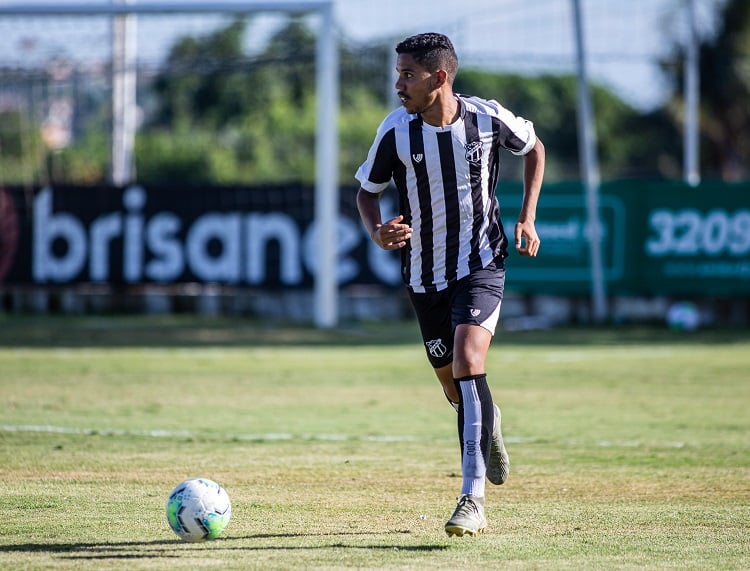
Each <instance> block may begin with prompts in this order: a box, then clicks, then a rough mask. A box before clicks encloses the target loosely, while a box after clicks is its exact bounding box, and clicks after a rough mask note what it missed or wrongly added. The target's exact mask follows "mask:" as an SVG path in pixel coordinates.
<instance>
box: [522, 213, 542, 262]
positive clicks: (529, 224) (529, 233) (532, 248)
mask: <svg viewBox="0 0 750 571" xmlns="http://www.w3.org/2000/svg"><path fill="white" fill-rule="evenodd" d="M541 244H542V241H541V240H540V239H539V236H537V234H536V227H535V226H534V221H533V220H519V221H518V223H517V224H516V250H517V251H518V253H519V254H521V255H522V256H530V257H532V258H534V257H536V255H537V253H539V246H540V245H541Z"/></svg>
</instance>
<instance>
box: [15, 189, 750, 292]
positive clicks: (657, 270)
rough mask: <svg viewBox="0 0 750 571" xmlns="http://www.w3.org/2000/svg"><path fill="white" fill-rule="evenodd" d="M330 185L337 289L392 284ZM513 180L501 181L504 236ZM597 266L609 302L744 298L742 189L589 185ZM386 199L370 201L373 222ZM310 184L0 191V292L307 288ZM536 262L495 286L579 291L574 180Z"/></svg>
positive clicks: (580, 246)
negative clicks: (375, 204)
mask: <svg viewBox="0 0 750 571" xmlns="http://www.w3.org/2000/svg"><path fill="white" fill-rule="evenodd" d="M355 195H356V188H352V187H348V188H342V189H341V204H340V215H339V218H338V220H337V228H336V234H337V244H338V252H337V255H338V268H337V271H338V276H337V277H338V282H339V284H341V285H342V286H343V285H347V284H379V285H383V286H388V287H397V286H400V285H401V278H400V268H399V263H400V262H399V254H398V253H397V252H385V251H383V250H381V249H380V248H378V247H377V246H375V245H374V244H373V243H372V242H371V241H370V239H369V237H368V236H367V233H366V232H365V231H364V229H363V227H362V225H361V223H360V221H359V216H358V214H357V209H356V203H355ZM521 196H522V188H521V185H520V184H519V183H507V182H503V183H501V185H500V187H499V193H498V197H499V199H500V205H501V216H502V219H503V224H504V226H505V229H506V232H507V233H508V235H509V237H510V239H511V242H512V241H513V239H512V236H513V227H514V224H515V221H516V217H517V215H518V210H519V208H520V205H521ZM599 202H600V204H599V215H600V227H601V234H602V244H601V245H602V248H601V249H602V257H603V259H602V263H603V270H604V277H605V279H606V288H607V292H608V293H609V294H610V295H691V296H749V295H750V183H743V184H734V185H732V184H726V183H718V182H716V183H703V184H702V185H700V186H699V187H698V188H690V187H688V186H686V185H683V184H680V183H669V182H662V181H618V182H611V183H605V184H603V185H602V187H601V193H600V200H599ZM396 204H397V196H396V193H395V191H394V190H392V189H391V190H388V191H386V193H385V194H384V196H383V200H382V206H383V211H384V216H386V217H390V216H393V215H395V214H396ZM313 212H314V189H313V188H312V187H311V186H305V185H295V184H290V185H263V186H257V187H208V188H205V187H200V188H182V187H159V188H156V187H153V188H152V187H149V188H145V187H141V186H138V185H134V186H130V187H126V188H113V187H108V186H102V187H78V186H54V187H52V186H48V187H44V188H38V189H34V190H25V189H20V188H5V189H0V284H6V285H8V284H17V285H23V284H25V285H30V284H36V285H45V284H46V285H66V284H76V283H115V284H138V283H157V284H175V283H188V282H200V283H217V284H226V285H236V286H248V287H254V288H263V289H275V288H282V287H283V288H310V287H312V285H313V276H314V275H315V267H316V259H317V252H318V241H317V240H316V228H315V222H314V220H313ZM536 227H537V231H538V233H539V236H540V238H541V240H542V247H541V250H540V254H539V256H538V257H537V258H534V259H529V258H522V257H520V256H519V255H518V254H517V253H516V252H515V250H514V249H513V248H512V246H511V248H510V256H509V258H508V259H507V261H506V268H507V279H508V282H507V289H508V290H509V291H518V292H526V293H530V294H533V293H539V294H555V295H588V293H589V292H590V291H591V274H590V259H589V245H588V236H589V234H590V229H589V225H588V221H587V213H586V207H585V197H584V192H583V188H582V186H581V184H580V183H558V184H547V185H545V187H544V189H543V191H542V197H541V200H540V202H539V207H538V211H537V219H536Z"/></svg>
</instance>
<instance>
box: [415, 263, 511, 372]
mask: <svg viewBox="0 0 750 571" xmlns="http://www.w3.org/2000/svg"><path fill="white" fill-rule="evenodd" d="M504 288H505V267H504V265H503V262H502V260H496V261H493V262H491V263H490V264H489V265H488V266H487V267H486V268H483V269H481V270H478V271H476V272H473V273H471V274H469V275H468V276H466V277H463V278H461V279H460V280H458V281H456V282H454V283H452V284H451V285H450V286H448V288H447V289H444V290H442V291H438V292H429V293H414V292H413V291H411V290H409V298H410V299H411V303H412V306H413V307H414V312H415V313H416V315H417V321H418V322H419V329H420V331H421V332H422V339H423V340H424V344H425V349H426V351H427V359H429V361H430V364H431V365H432V366H433V367H434V368H436V369H437V368H440V367H444V366H445V365H449V364H450V363H451V362H453V334H454V332H455V330H456V327H457V326H458V325H463V324H466V325H479V326H481V327H484V328H485V329H487V330H488V331H489V332H490V333H491V334H492V335H494V334H495V327H496V326H497V321H498V319H499V317H500V304H501V302H502V300H503V290H504Z"/></svg>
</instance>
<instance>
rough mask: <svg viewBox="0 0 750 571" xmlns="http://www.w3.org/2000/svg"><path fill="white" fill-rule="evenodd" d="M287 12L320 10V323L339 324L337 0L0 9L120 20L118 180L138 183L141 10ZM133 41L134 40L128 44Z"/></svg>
mask: <svg viewBox="0 0 750 571" xmlns="http://www.w3.org/2000/svg"><path fill="white" fill-rule="evenodd" d="M258 12H276V13H279V12H282V13H284V12H285V13H293V14H316V15H317V16H318V17H319V19H320V24H319V31H318V33H317V34H316V42H317V46H316V54H315V74H316V100H317V107H316V135H315V150H314V153H315V208H314V210H315V212H314V217H315V223H316V227H317V241H318V248H317V249H316V250H317V263H316V268H315V285H314V298H315V303H314V321H315V325H316V326H317V327H319V328H331V327H334V326H336V325H337V323H338V307H337V304H338V284H337V263H336V250H337V244H336V231H335V225H336V221H337V218H338V204H339V189H338V106H339V85H338V51H337V35H336V26H335V23H334V2H333V0H297V1H285V0H270V1H269V0H267V1H254V0H237V1H235V2H208V1H204V2H155V1H148V0H143V1H138V2H134V1H133V0H119V1H118V2H115V3H111V4H101V5H97V4H91V3H87V2H49V3H44V4H36V3H35V4H24V3H20V2H19V3H7V4H0V16H35V17H54V16H109V17H111V18H112V19H113V34H112V36H113V46H112V55H113V60H114V61H113V66H112V67H113V72H114V73H113V85H112V93H113V133H112V157H111V159H112V173H111V174H112V179H113V181H114V182H115V183H116V184H119V185H123V184H127V183H130V182H133V180H132V176H133V174H132V173H133V170H132V162H133V158H132V152H133V148H134V138H135V120H134V116H135V109H134V106H135V90H136V84H135V74H134V73H132V67H133V66H132V65H131V64H132V62H133V58H134V49H133V47H134V46H133V45H132V42H133V41H134V40H133V36H134V34H133V28H134V26H135V25H136V23H135V21H134V17H137V16H139V15H170V14H222V13H224V14H238V15H239V14H250V13H258ZM129 42H130V43H129Z"/></svg>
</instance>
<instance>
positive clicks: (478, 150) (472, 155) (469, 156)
mask: <svg viewBox="0 0 750 571" xmlns="http://www.w3.org/2000/svg"><path fill="white" fill-rule="evenodd" d="M464 149H466V160H467V161H469V162H470V163H473V164H475V165H476V164H479V162H480V161H481V160H482V143H481V141H472V142H471V143H466V145H465V146H464Z"/></svg>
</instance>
